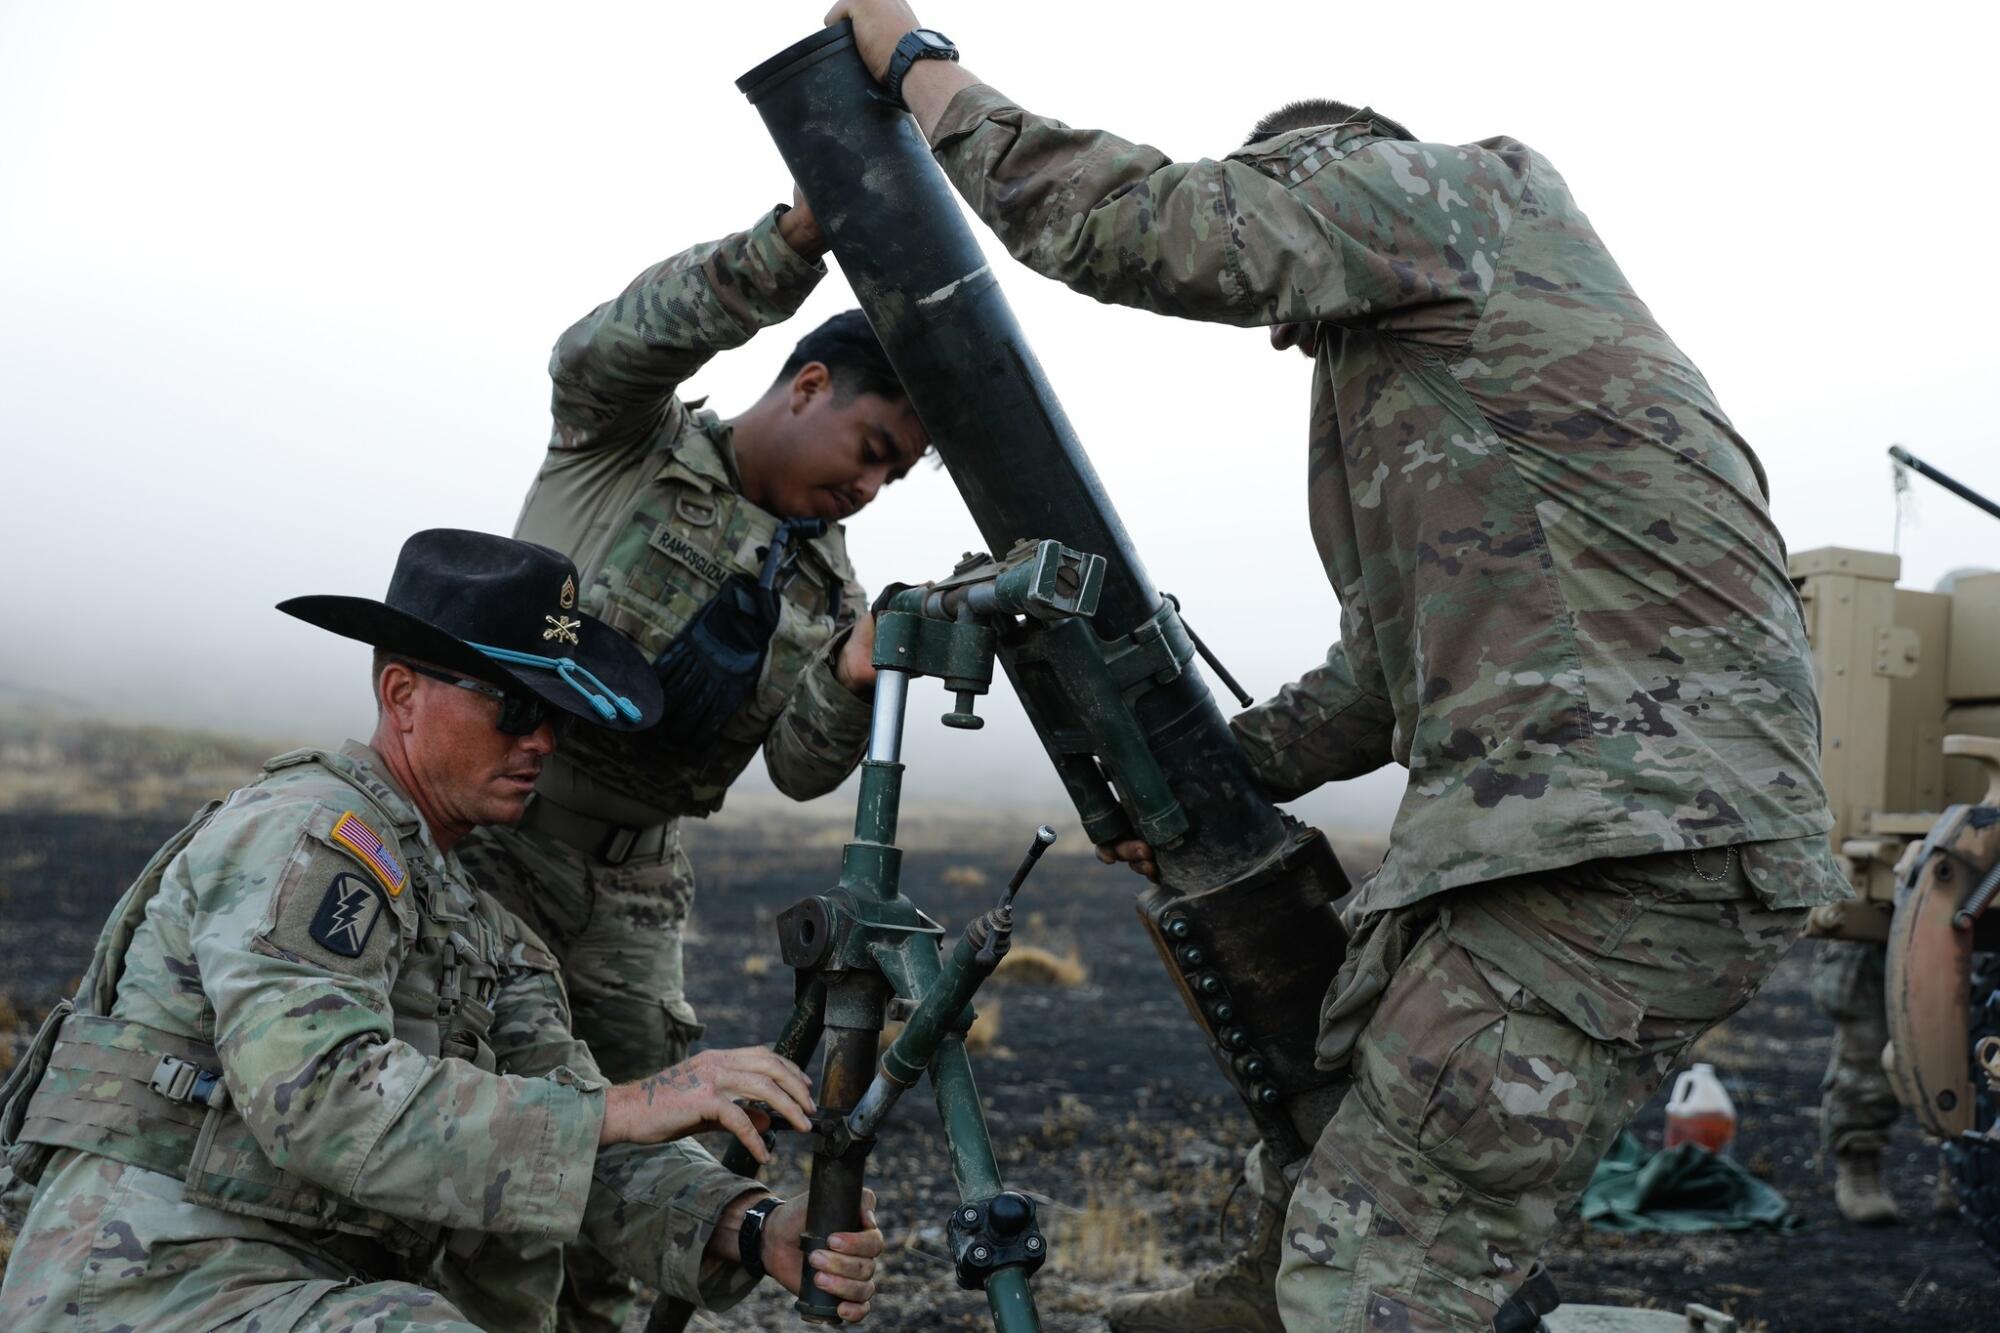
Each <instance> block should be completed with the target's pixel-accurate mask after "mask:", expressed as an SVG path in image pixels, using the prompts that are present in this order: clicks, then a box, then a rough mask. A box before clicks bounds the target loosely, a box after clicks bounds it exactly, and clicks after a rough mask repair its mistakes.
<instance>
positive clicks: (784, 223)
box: [778, 185, 827, 259]
mask: <svg viewBox="0 0 2000 1333" xmlns="http://www.w3.org/2000/svg"><path fill="white" fill-rule="evenodd" d="M778 235H780V236H782V237H784V238H785V244H786V245H789V246H791V247H792V249H793V251H794V252H796V253H797V254H798V255H800V256H801V257H802V258H805V259H818V258H819V257H820V256H821V255H823V254H825V253H826V250H827V246H826V238H825V237H824V236H822V235H820V231H819V219H818V218H816V217H814V216H813V211H812V205H811V204H809V203H807V202H806V197H805V195H804V194H802V193H800V192H799V187H798V186H796V185H794V186H793V187H792V206H791V207H790V208H789V209H787V210H786V211H785V212H783V213H780V214H779V215H778Z"/></svg>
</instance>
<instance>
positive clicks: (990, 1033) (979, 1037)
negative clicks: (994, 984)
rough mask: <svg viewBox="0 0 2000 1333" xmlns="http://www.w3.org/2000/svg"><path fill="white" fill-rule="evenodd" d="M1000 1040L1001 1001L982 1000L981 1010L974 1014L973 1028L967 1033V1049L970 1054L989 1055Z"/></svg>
mask: <svg viewBox="0 0 2000 1333" xmlns="http://www.w3.org/2000/svg"><path fill="white" fill-rule="evenodd" d="M999 1040H1000V1001H999V1000H997V999H988V1000H982V1001H981V1002H980V1005H979V1012H978V1013H977V1014H975V1015H974V1016H973V1019H972V1030H971V1031H970V1032H967V1033H966V1034H965V1050H966V1053H967V1054H968V1055H987V1054H990V1053H991V1052H992V1050H993V1047H994V1044H995V1043H996V1042H998V1041H999Z"/></svg>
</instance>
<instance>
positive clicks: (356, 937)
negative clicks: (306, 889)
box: [306, 871, 382, 958]
mask: <svg viewBox="0 0 2000 1333" xmlns="http://www.w3.org/2000/svg"><path fill="white" fill-rule="evenodd" d="M381 918H382V897H381V894H380V893H378V892H377V891H376V888H375V886H374V885H373V884H371V883H370V882H369V881H367V880H365V879H363V878H362V877H361V876H359V875H351V874H348V873H347V872H346V871H342V872H340V873H339V874H337V875H335V876H334V877H333V879H332V880H331V881H330V882H329V883H328V884H327V886H326V892H325V893H324V894H322V895H321V897H320V900H319V910H317V911H316V912H314V913H313V918H312V922H311V923H310V924H309V925H308V926H307V927H306V933H307V934H308V935H310V936H311V937H312V938H313V942H314V943H316V944H318V945H319V946H320V947H321V948H324V949H327V950H330V951H332V952H333V953H337V954H339V955H340V956H341V957H343V958H359V957H360V956H361V952H362V950H364V949H366V948H367V947H368V937H369V936H370V935H372V934H373V933H374V932H375V923H376V922H377V921H379V920H381Z"/></svg>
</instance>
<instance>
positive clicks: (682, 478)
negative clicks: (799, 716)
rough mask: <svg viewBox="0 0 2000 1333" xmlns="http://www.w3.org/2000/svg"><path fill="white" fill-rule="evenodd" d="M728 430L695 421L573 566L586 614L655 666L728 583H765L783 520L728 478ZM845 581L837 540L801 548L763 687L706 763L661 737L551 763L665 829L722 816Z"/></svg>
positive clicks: (692, 417)
mask: <svg viewBox="0 0 2000 1333" xmlns="http://www.w3.org/2000/svg"><path fill="white" fill-rule="evenodd" d="M720 429H722V427H721V423H720V422H719V421H718V420H717V419H716V417H715V416H714V414H713V413H709V412H693V413H690V414H689V420H688V422H687V424H686V425H685V426H684V427H683V428H682V430H681V432H680V435H679V437H678V438H677V439H676V440H675V442H674V444H673V445H672V447H671V448H670V449H669V450H667V451H666V452H665V453H664V455H655V457H657V458H659V460H660V461H659V462H658V463H657V464H656V465H654V466H653V467H652V469H651V470H650V471H647V470H646V469H645V468H643V467H638V468H634V469H633V472H634V474H635V475H634V477H633V480H632V488H631V490H630V492H629V493H627V494H622V495H620V496H619V497H617V500H616V502H615V503H614V504H613V505H611V506H610V507H609V510H610V512H609V517H608V521H607V522H606V524H605V526H604V527H603V528H602V529H601V530H597V531H593V532H591V533H590V534H589V535H588V536H587V537H586V539H585V545H586V547H587V548H588V549H585V550H580V551H577V552H576V553H575V555H576V558H577V567H578V570H579V572H580V574H581V576H582V579H583V584H584V593H583V596H582V598H581V599H580V602H579V604H580V605H581V606H582V607H583V608H584V609H585V610H586V611H588V612H590V613H591V614H592V615H595V616H597V617H599V618H600V619H602V620H603V621H605V623H607V624H608V625H610V626H611V628H613V629H615V630H617V631H618V632H619V633H621V634H623V635H624V636H625V637H626V638H628V639H630V640H632V642H633V643H634V644H636V645H637V646H638V648H639V651H640V652H642V653H644V654H645V656H646V660H647V661H648V662H656V661H657V660H658V659H659V656H660V654H661V653H662V652H663V651H664V650H665V649H666V647H667V645H668V644H670V643H672V642H673V641H674V640H675V639H676V638H678V637H679V636H680V634H681V632H682V631H683V630H685V629H686V628H687V625H688V622H689V621H690V620H692V619H693V618H694V616H695V613H696V612H698V611H700V610H701V608H702V607H703V606H705V605H707V604H708V601H709V599H710V598H712V597H713V596H715V594H716V591H717V589H719V588H720V587H721V586H722V583H723V581H724V580H725V579H727V578H728V577H729V576H730V575H731V574H735V573H743V574H747V575H749V576H750V577H752V578H755V577H756V576H757V574H758V572H759V566H760V563H761V554H762V552H763V551H765V550H766V549H767V548H768V547H769V546H770V543H771V538H772V536H773V535H774V534H775V533H776V531H777V527H778V519H777V518H776V517H775V516H773V515H772V514H769V513H767V512H766V511H764V510H763V509H761V508H759V507H758V506H756V505H754V504H752V503H750V501H748V500H747V499H745V498H744V497H743V496H742V494H741V493H739V492H738V491H737V489H736V486H735V484H734V482H733V481H732V480H731V479H730V473H729V468H728V465H727V463H726V461H725V460H724V456H723V453H722V449H721V446H719V445H717V444H716V442H715V441H714V440H713V439H711V438H710V433H711V432H713V431H716V430H720ZM848 574H849V571H848V569H847V560H846V555H845V544H844V538H843V537H842V536H841V534H840V533H839V531H838V529H834V530H830V531H829V532H827V534H826V535H824V536H822V537H818V538H815V539H813V540H811V541H805V542H799V543H797V545H796V546H795V547H794V548H793V556H792V558H790V559H789V560H788V562H787V568H786V570H785V572H784V576H783V577H782V578H781V579H780V581H779V583H778V589H779V592H780V594H781V604H780V613H781V614H780V618H779V622H778V627H777V630H776V631H775V632H774V633H773V634H772V636H771V646H770V651H769V653H768V654H767V656H766V659H765V663H764V667H763V671H762V674H761V676H760V678H759V680H758V682H757V687H756V689H755V690H753V691H752V692H751V693H750V695H749V697H748V698H747V700H746V701H745V702H744V703H743V705H742V706H741V707H740V708H739V709H738V710H737V712H736V714H735V715H734V716H733V717H731V718H730V719H729V721H728V722H727V723H725V724H724V725H723V728H722V732H721V736H720V737H719V738H718V739H717V740H716V741H715V742H714V743H713V744H711V745H708V746H705V747H703V749H702V750H701V751H700V752H699V753H690V752H689V751H688V750H687V749H686V748H685V747H681V746H676V745H674V744H672V743H671V742H670V741H668V740H666V739H665V738H664V737H663V735H662V734H661V733H658V732H641V733H637V734H633V733H619V732H611V731H606V730H600V729H597V728H590V729H588V730H587V731H586V732H582V733H580V734H578V735H576V736H574V737H572V738H571V739H570V740H569V741H568V742H566V743H565V746H564V749H563V751H562V753H561V754H560V755H559V756H557V758H556V760H555V762H556V763H558V764H562V765H574V766H575V767H577V768H580V769H582V770H584V772H585V773H587V774H588V775H589V776H590V777H592V778H595V779H597V780H598V781H599V782H600V783H602V784H603V785H604V786H606V787H609V788H611V789H612V790H614V791H616V792H617V793H619V795H620V796H621V797H623V798H626V799H629V800H635V801H637V802H639V803H641V804H642V805H644V806H645V807H647V808H649V809H651V810H654V811H657V812H659V813H660V814H661V816H662V817H673V816H678V815H706V814H710V813H713V812H714V811H716V810H718V809H720V808H721V806H722V797H723V794H724V793H725V792H726V791H727V790H728V787H729V784H730V783H732V782H733V781H735V779H736V778H737V776H738V775H739V774H741V773H742V771H743V769H744V767H745V766H746V765H747V764H748V763H749V762H750V758H751V756H752V755H754V754H755V753H756V752H757V747H758V746H760V745H762V744H763V743H764V738H765V736H766V735H767V734H768V733H769V731H770V729H771V726H772V724H773V723H775V722H776V721H777V718H778V715H779V714H780V713H781V712H783V711H784V707H785V704H786V702H787V701H788V700H789V699H790V698H791V695H792V692H793V691H794V690H795V689H796V688H797V687H798V680H799V676H800V675H801V674H802V673H803V672H804V670H805V668H806V666H807V664H808V663H809V662H810V661H811V660H812V658H813V656H814V655H815V654H817V653H818V652H819V651H820V650H821V649H822V648H824V647H825V646H826V644H827V643H828V641H830V640H831V639H832V638H833V636H834V633H835V632H836V628H837V624H838V621H839V619H840V616H841V613H842V610H843V607H842V600H843V597H844V595H845V593H844V589H845V586H846V578H847V577H848ZM847 609H848V610H852V611H859V610H861V609H862V608H859V607H854V608H847ZM584 813H586V814H600V813H601V814H603V815H604V817H611V812H600V811H595V810H588V809H586V810H584ZM619 814H620V816H621V817H622V815H623V812H622V810H621V811H620V812H619Z"/></svg>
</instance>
